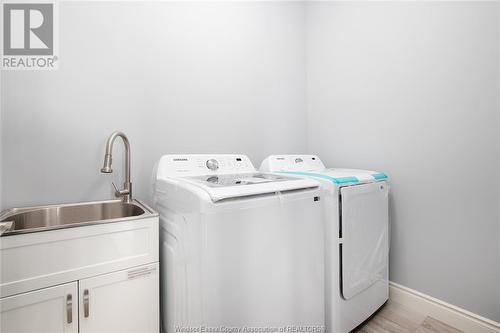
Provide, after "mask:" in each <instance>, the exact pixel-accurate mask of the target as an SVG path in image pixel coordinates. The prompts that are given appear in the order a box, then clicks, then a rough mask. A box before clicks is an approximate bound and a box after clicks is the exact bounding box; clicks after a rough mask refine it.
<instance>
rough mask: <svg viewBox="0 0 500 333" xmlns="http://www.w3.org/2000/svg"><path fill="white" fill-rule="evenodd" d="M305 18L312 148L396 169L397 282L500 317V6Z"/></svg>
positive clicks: (371, 8)
mask: <svg viewBox="0 0 500 333" xmlns="http://www.w3.org/2000/svg"><path fill="white" fill-rule="evenodd" d="M306 18H307V21H306V22H307V25H306V26H307V28H308V29H307V34H306V40H307V50H308V54H307V78H308V80H307V91H308V94H307V98H308V110H309V118H308V119H309V120H308V127H309V128H308V133H309V151H310V152H314V153H317V154H318V155H319V156H321V158H322V159H324V160H325V161H326V162H327V164H328V165H330V166H337V167H354V168H366V169H374V170H383V171H385V172H387V173H388V174H389V176H390V178H391V184H392V185H391V191H392V211H391V214H392V215H391V221H392V244H391V246H392V247H391V258H390V264H391V270H390V278H391V280H392V281H395V282H397V283H400V284H402V285H405V286H408V287H410V288H413V289H416V290H419V291H421V292H424V293H427V294H430V295H432V296H434V297H437V298H439V299H442V300H445V301H448V302H450V303H452V304H455V305H458V306H461V307H463V308H466V309H468V310H470V311H473V312H475V313H479V314H481V315H483V316H486V317H489V318H491V319H494V320H496V321H500V247H499V246H500V245H499V244H500V208H499V206H500V205H499V198H500V101H499V98H500V72H499V69H500V52H499V47H500V33H499V31H500V29H499V28H500V26H499V22H500V20H499V18H500V3H498V2H495V3H493V2H491V3H472V2H469V3H468V2H392V3H391V2H386V3H376V2H369V3H365V2H356V3H347V2H342V3H328V2H321V3H319V2H315V3H309V5H308V6H307V16H306Z"/></svg>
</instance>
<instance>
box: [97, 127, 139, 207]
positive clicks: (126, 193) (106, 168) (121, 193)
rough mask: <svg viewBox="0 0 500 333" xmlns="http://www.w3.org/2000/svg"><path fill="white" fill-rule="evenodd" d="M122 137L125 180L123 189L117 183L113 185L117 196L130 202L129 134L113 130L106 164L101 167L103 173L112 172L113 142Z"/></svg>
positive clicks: (105, 157)
mask: <svg viewBox="0 0 500 333" xmlns="http://www.w3.org/2000/svg"><path fill="white" fill-rule="evenodd" d="M118 136H119V137H121V138H122V140H123V144H124V145H125V182H124V183H123V190H119V189H118V188H117V187H116V185H115V183H112V184H113V187H114V188H115V196H116V197H117V198H120V197H121V198H122V201H124V202H130V201H131V200H132V183H131V182H130V143H129V141H128V138H127V136H126V135H125V133H123V132H113V133H112V134H111V135H110V136H109V138H108V141H107V142H106V155H104V165H103V167H102V169H101V172H102V173H112V172H113V169H111V163H112V160H113V157H112V154H113V143H114V142H115V139H116V138H117V137H118Z"/></svg>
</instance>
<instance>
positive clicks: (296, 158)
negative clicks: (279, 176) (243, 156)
mask: <svg viewBox="0 0 500 333" xmlns="http://www.w3.org/2000/svg"><path fill="white" fill-rule="evenodd" d="M324 169H325V165H324V164H323V162H321V160H320V159H319V157H318V156H316V155H271V156H269V157H267V158H266V159H265V160H264V161H263V162H262V165H261V166H260V171H262V172H276V171H321V170H324Z"/></svg>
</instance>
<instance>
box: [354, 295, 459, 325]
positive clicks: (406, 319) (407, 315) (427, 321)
mask: <svg viewBox="0 0 500 333" xmlns="http://www.w3.org/2000/svg"><path fill="white" fill-rule="evenodd" d="M355 332H356V333H463V331H460V330H458V329H456V328H454V327H451V326H450V325H447V324H446V323H443V322H441V321H439V320H436V319H434V318H432V317H429V316H425V315H422V314H419V313H416V312H414V311H410V310H408V309H406V308H405V307H403V306H402V305H400V304H398V303H394V302H390V301H389V302H387V304H386V305H385V306H384V307H383V308H382V309H380V310H379V311H378V312H377V313H376V314H375V315H374V316H373V317H372V318H371V319H370V320H369V321H367V322H366V323H365V324H364V325H362V326H361V327H359V328H358V329H357V330H356V331H355Z"/></svg>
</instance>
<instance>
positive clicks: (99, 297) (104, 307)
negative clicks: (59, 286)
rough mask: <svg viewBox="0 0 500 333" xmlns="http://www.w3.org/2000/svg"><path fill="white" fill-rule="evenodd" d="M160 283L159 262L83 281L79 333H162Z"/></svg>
mask: <svg viewBox="0 0 500 333" xmlns="http://www.w3.org/2000/svg"><path fill="white" fill-rule="evenodd" d="M158 283H159V278H158V263H156V264H152V265H145V266H138V267H135V268H131V269H128V270H123V271H118V272H114V273H110V274H104V275H99V276H96V277H92V278H89V279H85V280H80V281H79V293H80V298H79V302H80V307H79V309H80V333H94V332H103V333H104V332H106V333H111V332H136V333H139V332H140V333H146V332H147V333H149V332H151V333H153V332H155V333H156V332H159V287H158Z"/></svg>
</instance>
